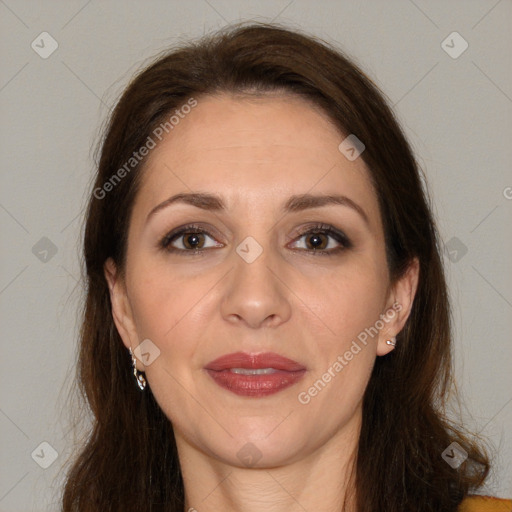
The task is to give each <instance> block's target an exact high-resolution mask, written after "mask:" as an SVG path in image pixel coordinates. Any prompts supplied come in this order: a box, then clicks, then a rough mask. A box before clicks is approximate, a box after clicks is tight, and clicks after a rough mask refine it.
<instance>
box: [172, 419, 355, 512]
mask: <svg viewBox="0 0 512 512" xmlns="http://www.w3.org/2000/svg"><path fill="white" fill-rule="evenodd" d="M359 431H360V416H358V415H356V416H355V417H353V418H352V420H351V422H350V424H346V425H345V426H344V428H343V430H342V431H339V432H338V433H336V434H334V435H333V436H332V437H331V438H329V439H328V440H327V441H326V442H325V443H324V444H323V445H322V446H320V447H318V448H317V449H315V450H314V451H313V452H311V453H309V454H301V453H297V454H296V455H295V456H294V457H293V459H290V460H289V461H286V462H283V463H279V464H272V465H266V466H263V467H253V468H247V467H239V466H238V465H233V464H229V462H226V461H225V460H223V459H222V458H220V457H215V458H213V457H210V456H208V455H206V454H205V453H204V452H203V451H201V450H199V449H197V448H196V447H194V446H193V445H191V444H189V443H188V442H187V441H186V440H185V439H184V438H182V437H181V436H180V435H179V434H178V433H176V432H175V436H176V443H177V446H178V453H179V456H180V465H181V470H182V475H183V481H184V486H185V505H186V506H185V509H184V510H185V512H194V511H197V512H217V511H219V510H222V511H223V512H242V511H243V512H260V511H261V510H265V511H268V512H283V511H286V512H304V511H305V510H325V511H333V512H334V511H336V512H339V511H344V512H352V511H355V510H356V508H355V498H354V477H355V460H356V455H357V445H358V437H359Z"/></svg>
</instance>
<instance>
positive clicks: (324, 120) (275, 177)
mask: <svg viewBox="0 0 512 512" xmlns="http://www.w3.org/2000/svg"><path fill="white" fill-rule="evenodd" d="M197 102H198V103H197V106H196V107H195V108H193V109H192V110H191V111H190V113H188V114H186V115H184V116H183V117H182V118H181V119H180V121H179V123H178V124H176V125H175V126H174V128H173V129H172V131H170V133H169V134H168V135H166V136H165V137H164V138H163V139H162V141H160V142H158V141H157V145H156V147H155V149H153V150H152V152H151V154H150V155H149V158H148V161H147V164H146V168H145V170H144V176H143V180H142V187H141V190H140V193H139V196H141V197H140V198H139V199H140V200H139V202H140V203H142V205H143V206H144V208H145V209H150V208H151V207H152V206H154V205H155V204H156V203H158V202H159V201H162V200H164V199H165V198H166V197H167V196H169V195H171V194H172V193H176V192H190V191H191V190H193V191H202V192H212V193H216V194H218V195H222V196H223V197H225V198H226V202H227V204H228V208H229V206H230V205H232V206H233V207H235V205H240V204H245V205H246V207H251V206H258V207H259V208H261V207H262V203H264V202H266V201H267V199H268V200H269V201H270V203H269V207H271V206H272V205H274V204H275V205H276V207H277V206H280V205H281V203H282V202H283V201H284V200H286V198H287V197H288V196H290V195H293V194H305V193H324V194H328V193H341V194H346V195H350V196H352V199H354V200H356V201H358V202H361V203H365V204H366V209H367V210H369V211H368V213H369V215H370V216H372V215H375V214H376V215H378V212H377V211H376V210H375V209H376V205H377V203H376V197H375V194H374V191H373V189H372V186H371V182H370V179H369V173H368V170H367V169H366V166H365V164H364V162H363V161H362V159H361V158H358V159H356V160H354V161H349V160H347V159H346V158H345V156H344V155H343V154H342V153H341V152H340V151H339V149H338V146H339V144H340V143H341V142H342V140H343V139H344V138H345V135H344V134H342V133H341V132H340V130H339V129H338V128H337V127H336V126H335V125H334V124H333V123H332V121H331V120H330V119H329V118H328V117H327V116H326V115H325V113H324V112H323V111H321V110H320V108H319V107H317V106H316V105H313V104H312V103H310V102H309V101H306V100H304V99H302V98H299V97H296V96H293V95H283V94H272V95H264V96H258V97H247V96H243V97H237V96H231V95H225V94H223V95H218V96H205V97H201V98H199V99H198V100H197Z"/></svg>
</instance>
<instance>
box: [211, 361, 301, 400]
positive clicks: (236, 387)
mask: <svg viewBox="0 0 512 512" xmlns="http://www.w3.org/2000/svg"><path fill="white" fill-rule="evenodd" d="M234 368H244V369H246V370H263V369H266V368H272V369H273V371H271V372H269V373H267V372H263V373H260V374H244V373H239V372H233V371H232V370H233V369H234ZM204 370H205V371H206V372H207V373H208V375H210V377H211V378H212V379H213V381H214V382H215V383H216V384H217V385H218V386H220V387H221V388H224V389H227V390H228V391H231V393H234V394H236V395H240V396H246V397H252V398H258V397H264V396H268V395H272V394H274V393H278V392H279V391H282V390H283V389H286V388H287V387H289V386H292V385H293V384H296V383H297V382H298V381H299V380H301V379H302V378H303V377H304V374H305V373H306V367H305V366H303V365H301V364H300V363H297V361H293V360H292V359H288V358H287V357H283V356H280V355H279V354H275V353H273V352H265V353H262V354H246V353H245V352H235V353H233V354H227V355H224V356H221V357H219V358H217V359H215V360H214V361H211V362H210V363H208V364H207V365H206V366H205V367H204Z"/></svg>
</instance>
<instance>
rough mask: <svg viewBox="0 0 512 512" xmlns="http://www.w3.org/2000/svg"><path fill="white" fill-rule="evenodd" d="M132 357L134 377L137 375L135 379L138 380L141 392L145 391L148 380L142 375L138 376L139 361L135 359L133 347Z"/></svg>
mask: <svg viewBox="0 0 512 512" xmlns="http://www.w3.org/2000/svg"><path fill="white" fill-rule="evenodd" d="M130 356H131V358H132V365H133V375H135V378H136V379H137V384H138V385H139V388H140V390H141V391H143V390H144V388H145V387H146V379H145V378H144V375H142V373H139V374H137V359H135V356H134V355H133V352H132V347H130Z"/></svg>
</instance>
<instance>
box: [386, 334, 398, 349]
mask: <svg viewBox="0 0 512 512" xmlns="http://www.w3.org/2000/svg"><path fill="white" fill-rule="evenodd" d="M386 343H387V344H388V345H393V347H394V346H395V345H396V336H393V337H392V338H391V339H390V340H386Z"/></svg>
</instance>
